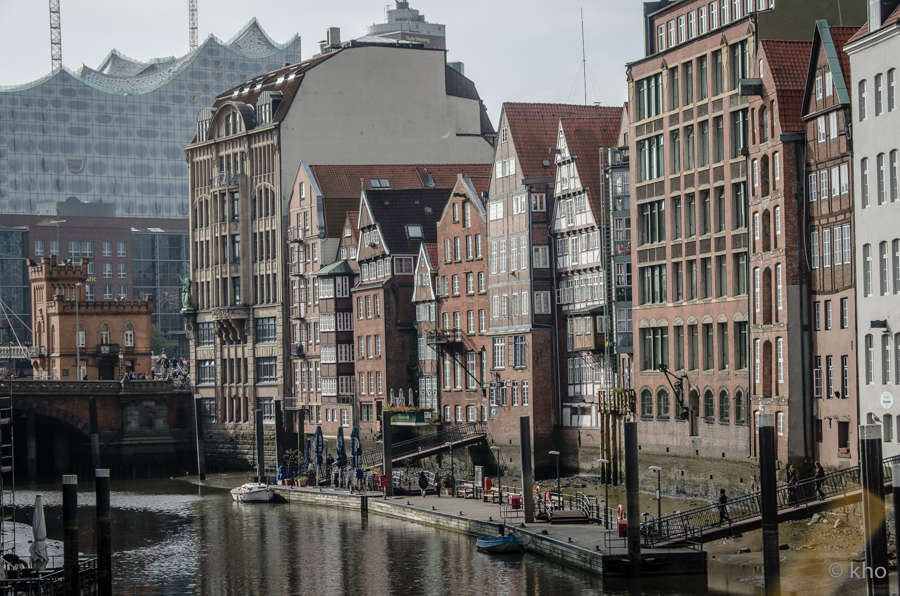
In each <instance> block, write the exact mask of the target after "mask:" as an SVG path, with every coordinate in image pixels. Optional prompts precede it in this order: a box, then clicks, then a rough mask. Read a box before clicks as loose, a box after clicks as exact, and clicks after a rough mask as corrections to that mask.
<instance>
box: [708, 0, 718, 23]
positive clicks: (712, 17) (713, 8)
mask: <svg viewBox="0 0 900 596" xmlns="http://www.w3.org/2000/svg"><path fill="white" fill-rule="evenodd" d="M718 27H719V2H718V0H716V1H715V2H711V3H710V4H709V28H710V30H712V29H716V28H718Z"/></svg>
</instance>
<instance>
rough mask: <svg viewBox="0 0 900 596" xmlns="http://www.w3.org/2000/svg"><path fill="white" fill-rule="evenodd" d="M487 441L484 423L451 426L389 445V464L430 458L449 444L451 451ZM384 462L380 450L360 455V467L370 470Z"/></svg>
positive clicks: (445, 448)
mask: <svg viewBox="0 0 900 596" xmlns="http://www.w3.org/2000/svg"><path fill="white" fill-rule="evenodd" d="M486 439H487V429H486V427H485V423H484V422H469V423H467V424H460V425H458V426H451V427H450V428H445V429H442V430H439V431H438V432H436V433H434V434H431V435H425V436H424V437H417V438H415V439H410V440H409V441H401V442H399V443H394V444H393V445H391V462H393V463H398V462H402V461H403V460H405V459H407V458H410V457H431V456H432V455H437V454H438V453H440V452H441V451H445V450H447V449H449V447H448V446H447V443H450V444H451V445H452V447H453V449H457V448H459V447H466V446H468V445H474V444H475V443H479V442H481V441H485V440H486ZM383 462H384V453H383V450H382V449H373V450H371V451H366V452H364V453H363V454H362V467H363V468H371V467H375V466H380V465H382V463H383Z"/></svg>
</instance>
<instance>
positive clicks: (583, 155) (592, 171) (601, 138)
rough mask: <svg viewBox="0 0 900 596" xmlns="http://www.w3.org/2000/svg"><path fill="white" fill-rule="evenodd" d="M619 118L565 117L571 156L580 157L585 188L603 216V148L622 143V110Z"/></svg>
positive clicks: (593, 204)
mask: <svg viewBox="0 0 900 596" xmlns="http://www.w3.org/2000/svg"><path fill="white" fill-rule="evenodd" d="M619 111H620V114H619V116H618V117H607V118H561V119H560V122H561V123H562V129H563V133H564V134H565V135H566V145H567V146H568V148H569V154H570V155H577V156H578V158H579V159H578V160H577V161H576V162H575V166H576V167H577V168H578V176H579V177H580V178H581V185H582V186H583V187H588V188H589V189H590V190H589V191H588V197H589V198H590V201H591V206H592V207H593V208H594V213H596V214H599V211H598V209H599V208H600V207H601V206H600V194H601V193H600V185H601V184H602V181H601V178H600V157H599V156H600V149H601V148H603V147H615V146H616V145H618V140H619V127H620V126H621V123H622V116H621V109H620V110H619Z"/></svg>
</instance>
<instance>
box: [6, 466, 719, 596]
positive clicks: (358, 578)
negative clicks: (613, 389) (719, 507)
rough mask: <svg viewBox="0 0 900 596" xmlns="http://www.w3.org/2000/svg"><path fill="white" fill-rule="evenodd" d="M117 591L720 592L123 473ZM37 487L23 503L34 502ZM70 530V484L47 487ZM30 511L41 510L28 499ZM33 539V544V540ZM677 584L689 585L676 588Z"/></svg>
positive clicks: (116, 503)
mask: <svg viewBox="0 0 900 596" xmlns="http://www.w3.org/2000/svg"><path fill="white" fill-rule="evenodd" d="M79 488H80V490H81V491H82V492H81V493H80V494H79V501H80V504H81V505H83V506H82V507H80V508H79V518H80V527H81V528H82V533H81V534H82V539H81V547H82V550H83V551H84V552H94V551H95V548H94V546H93V544H92V542H93V532H92V528H93V509H92V507H89V506H88V505H93V492H92V491H93V485H92V484H84V485H82V486H80V487H79ZM113 491H114V492H113V495H112V499H111V501H112V507H113V510H112V531H113V537H112V538H113V552H114V553H115V554H114V556H113V566H114V570H113V573H114V578H115V593H116V594H125V595H151V594H153V595H156V594H203V595H210V596H213V595H215V596H221V595H257V594H258V595H261V596H262V595H270V594H348V593H354V594H404V595H413V594H482V593H484V592H485V591H486V590H488V591H490V593H491V594H497V595H506V594H538V595H565V596H571V595H572V594H660V595H661V594H676V593H677V594H713V593H716V592H710V591H707V588H706V583H707V582H706V579H705V578H678V579H677V581H674V582H673V581H672V580H671V578H669V579H655V580H645V581H643V582H641V583H635V582H630V581H626V580H617V581H610V580H607V581H606V582H601V580H600V579H599V578H596V577H594V576H591V575H588V574H585V573H580V572H577V571H574V570H572V569H569V568H565V567H562V566H559V565H556V564H553V563H551V562H549V561H547V560H546V559H542V558H540V557H537V556H532V555H525V556H524V557H514V558H505V557H504V558H501V557H492V556H489V555H484V554H481V553H478V552H477V551H476V549H475V546H474V540H473V539H472V538H469V537H466V536H462V535H459V534H454V533H452V532H446V531H440V530H435V529H433V528H428V527H425V526H419V525H416V524H411V523H406V522H403V521H401V520H391V519H387V518H384V517H380V516H376V515H371V516H368V517H366V516H362V515H360V514H359V513H354V512H348V511H338V510H332V509H325V508H313V507H308V506H301V505H296V504H269V505H264V504H239V503H235V502H234V501H232V500H231V497H230V496H229V495H228V493H227V491H225V490H218V489H210V488H202V489H200V488H198V487H196V486H193V485H190V484H188V483H185V482H181V481H174V480H158V481H136V482H119V483H113ZM34 492H35V491H21V490H20V491H19V493H18V495H17V502H19V503H33V502H34ZM40 492H42V494H43V495H44V500H45V511H46V515H47V526H48V534H49V537H50V538H51V539H58V540H61V539H62V519H61V506H60V505H61V504H60V496H59V490H58V487H46V488H45V489H43V490H41V491H40ZM17 519H19V520H20V521H25V520H30V519H31V508H30V507H21V508H19V510H18V512H17ZM26 548H27V546H26ZM676 587H677V588H676Z"/></svg>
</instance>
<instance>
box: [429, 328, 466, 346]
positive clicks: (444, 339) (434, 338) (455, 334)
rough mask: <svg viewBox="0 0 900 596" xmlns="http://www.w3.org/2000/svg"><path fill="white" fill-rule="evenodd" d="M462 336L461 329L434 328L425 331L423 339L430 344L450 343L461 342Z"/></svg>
mask: <svg viewBox="0 0 900 596" xmlns="http://www.w3.org/2000/svg"><path fill="white" fill-rule="evenodd" d="M462 338H463V334H462V331H452V330H446V331H445V330H443V329H435V330H431V331H428V332H427V335H426V337H425V341H426V342H427V343H428V344H430V345H450V344H461V343H462V341H463V339H462Z"/></svg>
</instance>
